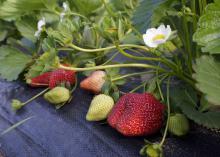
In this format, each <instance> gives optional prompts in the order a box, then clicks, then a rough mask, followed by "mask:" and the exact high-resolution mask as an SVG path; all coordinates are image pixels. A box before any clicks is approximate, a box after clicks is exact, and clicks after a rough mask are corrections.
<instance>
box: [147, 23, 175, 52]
mask: <svg viewBox="0 0 220 157" xmlns="http://www.w3.org/2000/svg"><path fill="white" fill-rule="evenodd" d="M171 33H172V31H171V28H170V25H167V28H166V27H165V26H164V25H163V24H162V25H160V26H159V27H158V28H157V29H156V28H150V29H148V30H147V31H146V34H143V39H144V42H145V44H146V45H147V46H149V47H151V48H156V47H157V46H158V45H160V44H163V43H165V42H166V41H167V40H168V39H169V37H170V35H171Z"/></svg>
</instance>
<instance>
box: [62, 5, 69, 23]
mask: <svg viewBox="0 0 220 157" xmlns="http://www.w3.org/2000/svg"><path fill="white" fill-rule="evenodd" d="M68 9H69V6H68V4H67V3H66V2H63V12H62V13H60V22H62V21H63V18H64V16H65V15H66V12H67V11H68Z"/></svg>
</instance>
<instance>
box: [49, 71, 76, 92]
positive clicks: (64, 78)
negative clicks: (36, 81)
mask: <svg viewBox="0 0 220 157" xmlns="http://www.w3.org/2000/svg"><path fill="white" fill-rule="evenodd" d="M61 83H65V84H66V83H69V84H70V85H73V84H74V83H75V72H74V71H72V70H64V69H57V70H54V71H52V72H51V75H50V81H49V87H50V89H52V88H54V87H56V86H58V85H59V84H61Z"/></svg>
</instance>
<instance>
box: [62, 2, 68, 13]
mask: <svg viewBox="0 0 220 157" xmlns="http://www.w3.org/2000/svg"><path fill="white" fill-rule="evenodd" d="M63 9H64V11H67V10H68V4H67V3H66V2H63Z"/></svg>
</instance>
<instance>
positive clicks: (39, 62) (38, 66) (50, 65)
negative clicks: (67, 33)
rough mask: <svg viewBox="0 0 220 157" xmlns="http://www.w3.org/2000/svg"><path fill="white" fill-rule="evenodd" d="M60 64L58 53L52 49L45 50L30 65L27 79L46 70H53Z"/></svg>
mask: <svg viewBox="0 0 220 157" xmlns="http://www.w3.org/2000/svg"><path fill="white" fill-rule="evenodd" d="M58 64H59V58H58V56H57V54H56V53H55V52H54V51H52V50H51V52H44V54H42V55H41V56H40V57H39V58H38V59H36V61H35V63H34V64H33V65H32V66H31V67H30V69H29V71H28V73H27V74H26V78H27V79H31V78H33V77H36V76H38V75H40V74H42V73H44V72H47V71H51V70H53V69H54V68H56V67H57V66H58Z"/></svg>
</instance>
